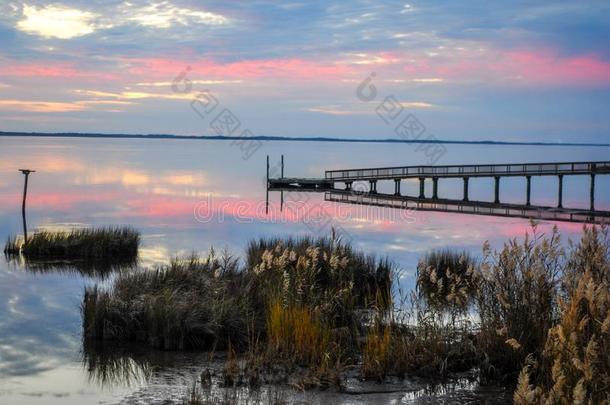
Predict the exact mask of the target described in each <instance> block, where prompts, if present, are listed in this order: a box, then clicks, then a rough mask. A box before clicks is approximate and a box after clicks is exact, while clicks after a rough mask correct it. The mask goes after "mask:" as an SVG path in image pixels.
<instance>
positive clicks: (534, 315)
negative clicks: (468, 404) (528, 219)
mask: <svg viewBox="0 0 610 405" xmlns="http://www.w3.org/2000/svg"><path fill="white" fill-rule="evenodd" d="M563 259H564V251H563V249H562V247H561V244H560V238H559V233H558V231H557V229H556V228H555V229H553V231H552V234H551V235H550V236H549V237H546V236H545V235H542V234H539V233H538V232H537V229H536V228H535V227H534V228H533V235H532V236H530V235H526V237H525V240H524V241H523V242H521V243H520V242H518V241H517V240H516V239H513V240H511V241H510V242H508V243H506V244H505V245H504V248H503V249H502V250H501V251H500V252H492V251H491V250H490V249H489V246H488V245H486V246H485V247H484V259H483V263H482V266H481V281H480V286H479V292H478V294H477V311H478V315H479V316H480V329H481V330H480V333H479V335H478V337H477V347H478V348H479V350H480V355H481V367H482V371H483V373H484V374H485V375H486V376H488V377H493V378H499V377H508V378H509V379H512V378H516V373H518V372H519V370H520V368H521V366H522V364H523V362H524V360H525V358H526V356H527V355H528V354H530V353H534V354H535V355H538V354H539V353H540V352H541V351H542V347H544V342H545V340H546V332H547V330H548V329H549V328H551V327H552V326H553V325H554V324H555V323H556V321H557V319H558V313H557V294H558V288H559V280H560V274H561V271H562V269H563V264H564V260H563ZM513 376H514V377H513Z"/></svg>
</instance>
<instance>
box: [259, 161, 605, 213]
mask: <svg viewBox="0 0 610 405" xmlns="http://www.w3.org/2000/svg"><path fill="white" fill-rule="evenodd" d="M603 174H610V162H559V163H521V164H491V165H445V166H401V167H378V168H364V169H348V170H327V171H326V172H325V175H324V178H319V179H316V178H307V179H305V178H287V177H283V159H282V177H280V178H274V179H272V178H268V180H267V191H282V192H283V191H296V190H300V191H309V192H323V193H325V200H327V201H335V202H341V203H349V204H360V205H371V206H381V207H391V208H403V209H416V210H422V211H439V212H455V213H463V214H474V215H493V216H503V217H519V218H531V219H539V220H551V221H568V222H585V223H597V224H601V223H610V211H600V210H596V209H595V181H596V176H598V175H603ZM574 175H579V176H588V177H589V208H588V209H582V208H566V207H564V204H563V199H564V198H563V197H564V195H563V194H564V192H563V179H564V176H574ZM532 176H554V177H557V179H558V189H557V205H556V206H552V207H550V206H537V205H532V203H531V190H532V183H531V179H532ZM473 177H474V178H476V177H489V178H493V179H494V183H493V184H494V186H493V197H494V198H493V202H488V201H473V200H471V199H470V196H469V190H468V186H469V180H470V178H473ZM504 177H523V178H525V180H526V184H525V190H524V202H523V203H522V204H514V203H503V202H501V201H500V187H501V179H502V178H504ZM455 178H461V179H462V181H463V194H462V199H447V198H439V193H438V190H439V180H440V179H455ZM404 179H418V181H419V193H418V195H416V196H409V195H404V194H402V192H401V187H400V186H401V181H402V180H404ZM379 181H393V182H394V193H393V194H384V193H379V192H378V191H377V183H378V182H379ZM426 181H431V182H432V195H431V196H427V195H426V193H425V190H426V188H425V185H426ZM354 182H360V183H362V182H364V183H365V184H367V187H366V189H364V190H361V189H358V190H356V189H354V188H353V184H354Z"/></svg>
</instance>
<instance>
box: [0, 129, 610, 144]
mask: <svg viewBox="0 0 610 405" xmlns="http://www.w3.org/2000/svg"><path fill="white" fill-rule="evenodd" d="M0 136H1V137H41V138H61V137H64V138H110V139H120V138H125V139H195V140H210V141H236V140H252V141H291V142H351V143H406V144H418V143H429V144H465V145H476V144H479V145H530V146H602V147H610V143H596V142H548V141H534V142H528V141H492V140H480V141H475V140H448V139H422V140H411V139H393V138H383V139H372V138H362V139H360V138H336V137H324V136H321V137H303V136H299V137H289V136H274V135H257V136H226V135H174V134H120V133H89V132H15V131H12V132H7V131H0Z"/></svg>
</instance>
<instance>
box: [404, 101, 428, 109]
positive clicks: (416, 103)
mask: <svg viewBox="0 0 610 405" xmlns="http://www.w3.org/2000/svg"><path fill="white" fill-rule="evenodd" d="M400 105H401V106H403V107H404V108H432V107H434V104H430V103H425V102H423V101H410V102H404V103H400Z"/></svg>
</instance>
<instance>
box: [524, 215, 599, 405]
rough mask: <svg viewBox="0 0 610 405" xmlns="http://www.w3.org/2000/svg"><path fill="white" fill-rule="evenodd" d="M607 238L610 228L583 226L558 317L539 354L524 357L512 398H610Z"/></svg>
mask: <svg viewBox="0 0 610 405" xmlns="http://www.w3.org/2000/svg"><path fill="white" fill-rule="evenodd" d="M608 240H609V239H608V228H605V227H603V228H601V229H597V228H586V229H585V230H584V232H583V237H582V238H581V241H580V243H579V244H578V245H576V246H573V249H572V251H571V254H570V256H569V259H568V266H567V268H566V271H565V273H564V278H563V280H562V285H563V294H562V297H561V298H562V299H561V300H559V305H558V306H559V310H560V319H559V321H558V322H557V323H556V324H555V325H553V326H552V327H551V328H550V329H548V332H547V333H546V342H545V344H544V350H543V351H542V354H541V356H531V357H528V359H527V361H526V362H525V365H524V367H523V368H522V369H521V372H520V374H519V378H518V384H517V389H516V390H515V394H514V401H515V403H517V404H538V403H552V404H566V405H567V404H608V403H610V282H609V277H610V254H609V253H610V244H608ZM579 270H580V272H579Z"/></svg>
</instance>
